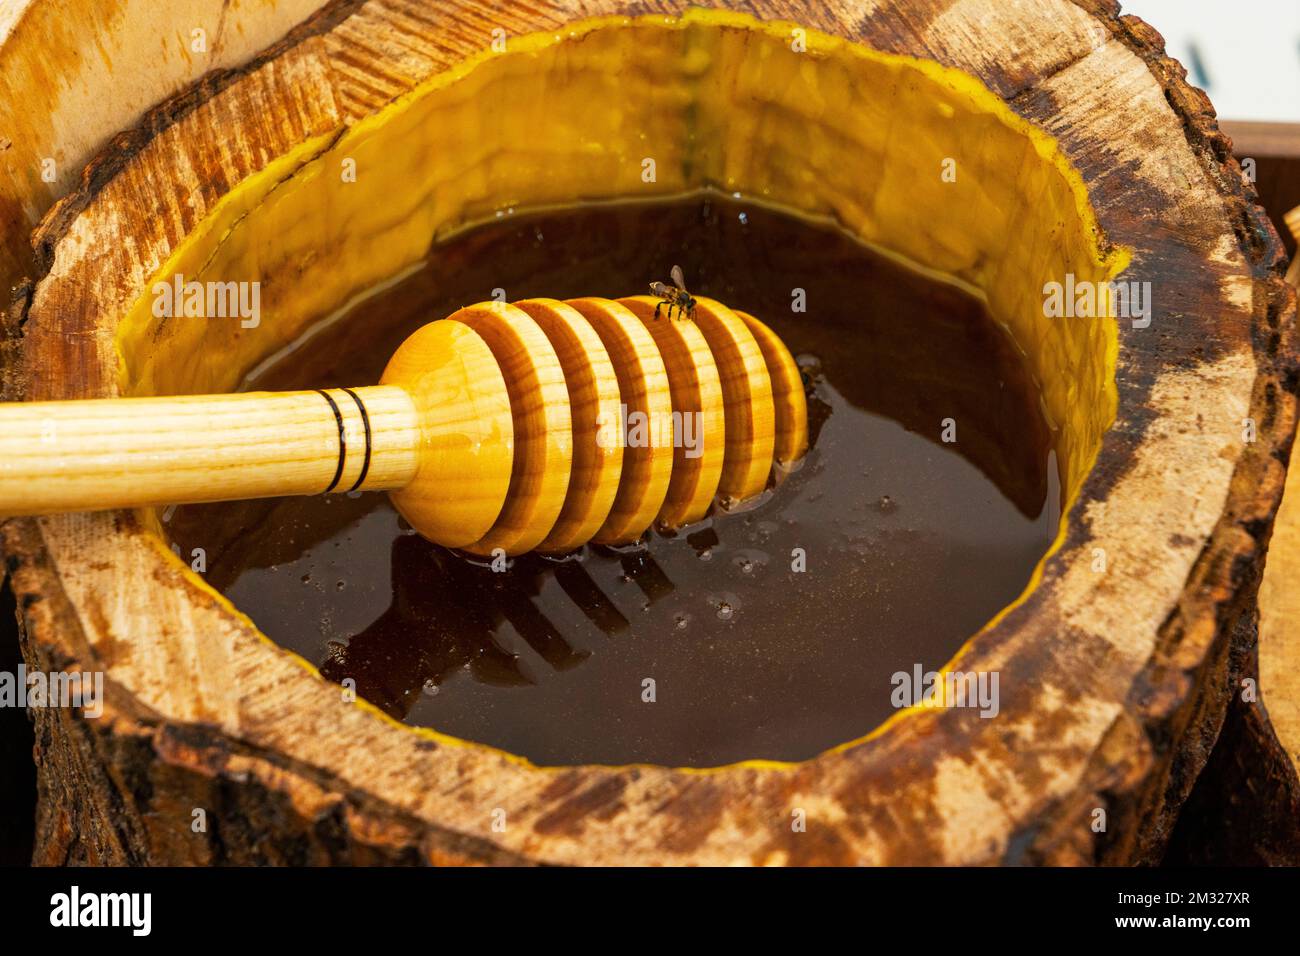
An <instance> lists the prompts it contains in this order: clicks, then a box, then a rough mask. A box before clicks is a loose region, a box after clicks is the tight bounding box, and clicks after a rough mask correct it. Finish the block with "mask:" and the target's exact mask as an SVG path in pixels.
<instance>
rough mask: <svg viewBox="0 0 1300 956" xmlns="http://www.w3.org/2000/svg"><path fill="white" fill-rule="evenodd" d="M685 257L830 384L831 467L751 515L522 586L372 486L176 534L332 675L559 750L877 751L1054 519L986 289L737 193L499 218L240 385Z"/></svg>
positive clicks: (363, 692) (825, 417)
mask: <svg viewBox="0 0 1300 956" xmlns="http://www.w3.org/2000/svg"><path fill="white" fill-rule="evenodd" d="M673 264H681V266H682V267H683V269H684V271H685V274H686V279H687V284H688V286H689V287H690V289H691V291H692V292H694V293H699V294H704V295H709V296H712V297H714V298H717V299H719V300H721V301H723V302H725V303H727V304H728V305H729V306H731V307H732V308H735V309H743V310H745V311H747V312H751V313H753V314H754V315H756V316H758V317H759V318H761V319H762V320H763V321H764V322H766V323H767V324H768V325H770V326H771V327H772V328H773V330H774V331H776V332H777V333H778V334H779V335H780V336H781V337H782V338H783V339H784V341H785V342H786V344H787V345H788V346H789V348H790V349H791V351H792V352H793V353H795V355H796V356H797V357H798V359H799V362H800V365H801V367H802V368H803V370H804V372H805V377H806V379H807V383H808V394H809V417H810V430H811V437H812V447H811V450H810V451H809V454H808V456H807V457H806V459H805V460H804V461H803V462H802V465H801V467H799V468H798V470H796V471H795V472H794V473H793V474H792V475H790V476H789V477H788V478H787V479H786V481H785V482H784V483H783V484H781V485H780V486H779V487H778V488H776V489H775V490H774V491H771V492H769V494H768V495H767V496H765V498H764V499H762V500H761V501H760V502H759V503H758V504H757V505H756V506H754V507H752V508H749V509H748V510H744V511H741V512H737V513H731V514H718V515H715V516H714V517H712V518H710V519H707V520H706V521H704V522H702V523H700V524H698V525H695V526H692V527H689V528H686V529H682V530H681V531H680V532H678V533H676V534H659V533H655V534H651V535H650V536H649V538H648V539H647V540H646V541H645V542H644V544H643V545H642V546H640V547H635V548H627V549H620V550H618V551H613V550H609V549H600V548H590V547H589V548H586V549H584V550H583V551H581V552H579V553H577V554H575V555H572V556H569V557H567V558H563V559H554V558H547V557H542V556H538V555H529V556H526V557H523V558H519V559H515V560H513V561H512V562H511V563H510V567H509V569H508V570H506V571H505V572H497V571H494V570H493V569H492V568H491V567H490V566H489V565H488V564H487V563H484V562H479V561H477V560H475V561H470V560H468V559H466V558H465V557H462V556H460V555H457V554H453V553H451V552H448V551H446V550H444V549H441V548H439V547H437V546H434V545H431V544H429V543H428V542H426V541H424V540H423V539H421V538H419V537H418V536H416V535H415V534H414V533H412V532H411V531H410V530H409V529H406V528H404V527H403V524H402V522H401V520H400V518H399V517H398V516H397V514H396V513H395V511H394V510H393V508H392V507H391V505H390V504H389V503H388V499H387V497H386V496H383V495H375V494H370V495H363V496H359V497H348V496H343V495H334V496H329V497H325V498H298V499H276V500H269V501H254V502H241V503H229V504H218V505H205V506H190V507H185V508H180V509H177V510H176V511H175V513H174V514H172V515H171V517H170V520H169V521H168V523H167V530H168V533H169V535H170V536H171V538H172V540H173V542H174V543H175V545H176V546H177V547H179V549H180V550H181V553H182V554H184V555H186V556H189V555H190V554H191V553H192V550H193V549H194V548H202V549H203V550H204V553H205V555H206V565H207V567H206V572H205V576H206V578H207V580H208V581H209V582H210V583H211V584H212V585H213V586H214V587H216V588H217V589H218V590H220V591H222V592H223V593H225V594H226V595H227V596H228V597H229V598H230V599H231V600H232V601H233V602H234V603H235V604H236V605H237V606H238V607H239V608H240V609H241V610H242V611H244V612H245V613H247V614H248V615H249V616H250V617H251V618H252V619H253V621H254V622H255V623H256V624H257V626H258V627H259V628H261V630H263V631H264V632H265V633H266V634H268V635H269V636H270V637H272V638H273V639H274V640H275V641H277V642H278V643H280V644H281V645H283V646H284V647H287V648H289V649H291V650H293V651H295V652H297V653H298V654H300V655H302V656H303V657H305V658H306V659H307V660H309V661H311V662H312V663H314V664H316V665H318V666H319V667H320V669H321V671H322V673H324V674H325V676H326V677H328V678H330V679H332V680H335V681H342V680H343V679H345V678H352V679H353V680H355V681H356V688H357V692H358V694H359V695H360V696H362V697H364V698H366V699H367V700H369V701H370V702H371V703H373V704H375V705H376V706H378V707H379V708H381V709H383V710H384V711H386V712H387V713H389V714H390V715H392V716H394V717H396V718H398V719H400V720H404V721H406V722H408V723H411V724H416V725H421V726H428V727H432V728H434V729H436V730H438V731H441V732H443V733H447V734H451V735H454V736H457V737H463V738H466V739H469V740H473V741H476V742H480V743H485V744H490V745H493V746H496V747H499V748H502V749H504V750H507V751H510V752H512V753H516V754H519V755H522V756H524V757H527V758H529V759H531V760H533V761H534V762H536V763H540V764H574V763H609V764H621V763H642V762H644V763H660V764H671V765H677V766H715V765H719V764H724V763H730V762H733V761H737V760H744V759H755V758H765V759H774V760H801V759H806V758H808V757H812V756H814V755H816V754H817V753H819V752H821V751H822V750H825V749H827V748H829V747H832V746H835V745H837V744H841V743H844V742H846V741H848V740H851V739H854V738H856V737H860V736H862V735H863V734H865V733H867V732H869V731H870V730H871V729H872V728H873V727H875V726H876V725H878V724H879V723H880V722H881V721H883V720H884V719H886V718H887V717H889V716H890V714H892V713H893V712H894V708H893V705H892V704H891V691H892V689H893V684H892V681H891V678H892V676H893V675H894V674H895V673H896V672H900V671H903V672H908V673H911V672H912V671H913V669H914V667H915V666H917V665H921V666H922V668H923V669H926V670H930V669H938V668H940V667H941V666H942V665H943V664H944V663H945V662H946V661H947V660H948V659H949V658H950V657H951V656H952V654H953V653H954V652H955V651H956V650H957V649H958V648H959V647H960V646H961V644H962V643H963V642H964V641H965V640H966V639H967V638H968V637H970V636H971V635H972V634H973V633H975V632H976V631H977V630H979V628H980V627H982V626H983V625H984V624H985V623H986V622H987V621H988V620H989V619H990V618H991V617H992V616H994V615H995V614H996V613H997V612H998V611H999V610H1001V609H1002V608H1003V607H1004V606H1005V605H1007V604H1008V603H1010V602H1011V601H1013V600H1014V599H1015V598H1016V597H1017V596H1018V595H1019V594H1020V593H1021V591H1022V590H1023V589H1024V587H1025V585H1026V584H1027V583H1028V581H1029V579H1030V575H1031V573H1032V571H1033V568H1034V566H1035V564H1036V563H1037V562H1038V560H1039V558H1041V556H1042V555H1043V553H1044V552H1045V551H1046V550H1047V548H1048V546H1049V545H1050V543H1051V540H1052V538H1053V537H1054V535H1055V533H1056V530H1057V525H1058V520H1059V500H1058V499H1059V486H1058V478H1057V473H1056V472H1057V469H1056V460H1055V455H1054V453H1053V451H1052V448H1053V440H1054V436H1053V432H1052V430H1051V429H1050V428H1049V426H1048V424H1047V423H1046V422H1045V420H1044V417H1043V413H1042V410H1041V403H1040V400H1039V391H1038V389H1037V387H1036V386H1035V384H1034V383H1033V382H1032V381H1031V380H1029V378H1028V376H1027V375H1026V373H1025V371H1024V367H1023V364H1022V359H1021V357H1020V355H1019V353H1018V352H1017V350H1016V347H1015V345H1014V343H1012V341H1011V340H1010V338H1009V337H1008V336H1007V335H1006V334H1005V332H1004V331H1003V330H1002V328H1001V327H1000V326H998V325H997V324H996V323H994V321H993V320H992V318H991V317H990V316H989V315H988V313H987V311H986V310H985V308H984V306H983V305H982V304H981V303H980V302H979V301H978V300H977V299H975V298H974V297H972V296H970V295H968V294H967V293H966V292H964V291H962V290H960V289H958V288H956V287H954V286H951V285H948V284H944V283H940V282H937V281H934V280H931V279H928V278H924V277H922V276H920V275H918V274H917V273H914V272H912V271H909V270H907V269H905V268H904V267H902V266H900V265H898V264H896V263H894V262H892V261H890V260H888V259H886V258H884V257H882V256H881V255H879V254H877V253H875V252H873V251H871V250H870V249H868V248H866V247H864V246H862V245H860V244H858V243H856V242H854V241H853V240H851V239H850V238H848V237H846V236H845V235H843V234H841V233H840V232H838V231H836V230H834V229H832V228H829V227H827V226H823V225H817V224H812V223H809V222H805V221H802V220H799V219H795V218H793V217H789V216H786V215H784V214H780V213H776V212H773V211H771V210H768V209H765V208H763V207H761V206H757V205H754V204H752V203H748V202H745V201H743V200H740V199H733V198H723V197H720V196H717V195H704V196H695V197H692V198H687V199H678V200H672V201H655V202H652V203H644V204H620V205H601V206H588V207H578V208H572V209H567V210H561V211H550V212H543V213H535V214H529V215H522V214H515V213H509V212H505V211H503V214H502V215H501V217H500V218H499V219H497V220H496V221H495V222H491V223H488V224H487V225H484V226H480V227H478V228H476V229H474V230H471V231H468V232H465V233H462V234H461V235H459V236H456V237H453V238H451V239H450V240H448V241H447V242H445V243H442V244H439V245H437V246H435V247H434V249H433V250H432V251H431V253H430V256H429V258H428V260H427V262H426V264H425V265H424V267H423V268H422V269H421V270H420V271H418V272H415V273H413V274H411V275H409V276H407V277H406V278H404V279H402V280H400V281H398V282H395V283H393V284H390V285H389V286H387V287H385V288H383V289H380V290H376V291H375V293H374V294H373V295H371V296H370V297H369V298H367V299H365V300H364V301H361V302H359V303H356V304H354V305H352V306H350V307H349V308H348V309H347V310H346V311H345V312H343V313H341V314H340V315H339V316H338V317H336V318H335V319H334V320H332V321H330V322H329V323H328V324H327V325H324V326H322V327H320V328H319V329H317V330H315V331H314V332H313V333H312V334H310V335H309V336H308V337H307V338H306V339H304V340H303V341H301V342H300V343H298V345H297V347H295V348H294V349H293V350H292V351H290V352H287V353H286V354H283V355H281V356H279V357H278V358H276V359H275V360H274V361H270V362H267V363H264V364H263V366H261V367H259V369H258V370H256V371H255V372H254V373H253V374H252V375H251V376H250V377H249V379H248V380H247V381H246V383H245V385H246V387H248V388H259V389H280V388H301V387H317V386H334V385H353V386H355V385H365V384H372V383H374V382H375V381H377V379H378V376H379V373H380V371H381V370H382V369H383V366H384V363H385V362H386V360H387V358H388V356H389V355H390V354H391V353H392V351H393V349H395V348H396V346H397V345H398V344H399V343H400V342H401V340H402V339H403V338H404V337H405V336H406V335H407V334H409V333H410V332H411V331H413V330H414V329H415V328H416V327H418V326H419V325H421V324H423V323H424V322H427V321H430V320H431V319H433V318H437V317H441V316H444V315H446V314H449V313H450V312H452V311H454V310H455V309H456V308H458V307H460V306H463V305H467V304H470V303H472V302H476V301H481V300H484V299H488V298H492V297H493V295H494V290H498V289H499V290H503V291H502V293H501V294H503V295H504V296H505V297H506V298H507V299H508V300H510V301H516V300H518V299H523V298H527V297H530V296H550V297H555V298H566V297H573V296H582V295H601V296H609V297H618V296H623V295H629V294H636V293H642V292H644V291H645V287H646V285H647V284H648V283H649V282H650V281H651V280H655V279H659V280H666V279H667V277H668V273H669V270H670V268H671V267H672V265H673ZM799 306H803V307H804V311H797V310H796V309H797V308H798V307H799ZM945 437H948V438H954V439H955V440H953V441H944V438H945ZM801 568H802V570H800V569H801ZM651 698H653V699H651Z"/></svg>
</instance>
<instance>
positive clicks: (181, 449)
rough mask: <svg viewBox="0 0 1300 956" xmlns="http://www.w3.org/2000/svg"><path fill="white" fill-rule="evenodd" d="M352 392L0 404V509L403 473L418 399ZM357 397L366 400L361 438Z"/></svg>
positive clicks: (253, 494)
mask: <svg viewBox="0 0 1300 956" xmlns="http://www.w3.org/2000/svg"><path fill="white" fill-rule="evenodd" d="M354 394H355V396H356V399H354V398H353V397H352V396H351V395H349V394H348V393H347V392H345V391H343V390H342V389H331V390H329V391H328V392H327V393H325V394H322V393H320V392H315V391H310V392H282V393H272V392H249V393H244V394H239V395H191V396H182V397H179V398H124V399H101V400H98V401H86V402H35V403H30V404H18V403H10V404H3V405H0V515H18V514H23V515H38V514H57V513H60V512H67V511H100V510H104V509H108V508H126V507H140V506H147V505H163V504H178V503H186V502H198V501H229V500H231V499H238V498H264V497H268V496H272V495H314V494H322V493H324V492H326V491H349V490H352V489H353V488H354V487H358V486H359V487H360V488H363V489H387V488H400V487H402V486H404V485H406V484H407V483H408V482H409V481H410V480H411V478H412V477H413V476H414V475H415V471H416V461H417V454H418V448H417V444H418V442H417V439H418V436H419V432H418V416H417V411H416V406H415V403H414V402H413V401H412V400H411V397H410V396H409V395H408V394H407V393H406V392H405V391H403V390H402V389H401V388H397V387H395V386H379V387H371V388H362V389H356V390H354ZM358 402H360V403H361V404H363V405H364V406H365V411H366V416H367V418H368V420H369V432H370V438H369V440H367V438H366V424H365V422H364V421H363V419H362V415H361V410H360V407H359V405H358ZM340 434H342V436H343V438H342V441H340ZM368 443H369V445H370V447H371V454H370V455H369V458H368V460H367V456H366V446H367V444H368ZM457 464H458V465H459V466H460V467H462V468H463V467H464V466H465V465H466V464H467V462H462V461H458V462H457ZM363 468H365V469H366V474H365V480H364V482H361V471H362V469H363ZM359 482H360V484H359V485H358V483H359Z"/></svg>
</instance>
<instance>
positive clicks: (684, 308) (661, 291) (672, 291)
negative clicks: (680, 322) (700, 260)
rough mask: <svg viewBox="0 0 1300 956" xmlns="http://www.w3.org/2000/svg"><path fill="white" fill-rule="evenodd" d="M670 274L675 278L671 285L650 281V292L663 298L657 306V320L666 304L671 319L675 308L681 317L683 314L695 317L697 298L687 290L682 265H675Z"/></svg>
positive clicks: (687, 316) (689, 317)
mask: <svg viewBox="0 0 1300 956" xmlns="http://www.w3.org/2000/svg"><path fill="white" fill-rule="evenodd" d="M670 275H671V276H672V280H673V284H672V285H671V286H670V285H668V284H667V283H664V282H651V283H650V294H651V295H657V296H658V297H659V298H660V299H661V300H662V301H660V302H659V304H658V305H656V306H655V321H658V320H659V310H660V309H662V308H663V307H664V306H668V318H669V319H670V320H671V319H672V317H673V310H676V311H677V317H678V318H679V319H680V318H681V317H682V316H685V317H686V318H688V319H691V318H694V317H695V298H694V297H693V296H692V295H691V294H690V293H689V292H687V291H686V280H685V279H684V278H683V277H682V267H681V266H673V270H672V272H671V273H670ZM674 286H676V288H674Z"/></svg>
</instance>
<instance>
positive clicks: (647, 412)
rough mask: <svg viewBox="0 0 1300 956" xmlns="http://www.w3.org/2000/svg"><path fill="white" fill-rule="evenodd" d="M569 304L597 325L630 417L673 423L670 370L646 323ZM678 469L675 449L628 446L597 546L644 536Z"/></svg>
mask: <svg viewBox="0 0 1300 956" xmlns="http://www.w3.org/2000/svg"><path fill="white" fill-rule="evenodd" d="M568 301H569V305H571V306H573V307H574V308H575V309H577V310H578V311H579V312H581V313H582V315H583V317H584V318H586V320H587V321H588V322H590V323H591V326H592V328H594V329H595V330H596V334H597V335H599V336H600V340H601V342H602V343H603V344H604V346H605V350H606V351H607V352H608V353H609V357H610V360H611V361H612V362H613V363H614V371H615V373H616V374H617V376H618V390H619V395H620V396H621V397H622V404H623V406H624V408H625V410H626V415H627V416H628V417H629V418H630V417H631V416H632V415H644V416H645V417H646V419H647V420H649V421H655V420H658V421H663V420H665V419H670V418H671V416H672V411H673V403H672V393H671V390H670V388H669V385H668V371H667V369H665V368H664V361H663V358H662V356H661V355H660V354H659V349H658V347H657V346H656V345H655V341H654V338H653V337H652V336H651V335H650V333H649V332H648V331H647V330H646V327H645V326H644V325H643V324H642V323H641V321H640V320H639V319H638V318H637V317H636V316H635V315H633V314H632V313H631V312H630V311H628V309H627V307H626V306H622V305H619V304H618V303H617V302H613V301H611V300H609V299H600V298H585V299H570V300H568ZM624 420H626V419H624ZM621 431H622V421H620V432H621ZM625 439H626V435H625V434H620V441H622V440H625ZM672 470H673V449H672V446H671V445H667V446H665V445H660V444H649V443H645V444H638V445H635V446H626V447H624V449H623V480H622V481H621V482H620V484H619V488H618V495H617V497H615V499H614V505H613V507H612V508H611V509H610V513H609V517H608V518H606V519H605V523H604V525H602V526H601V528H600V530H599V531H598V532H597V533H596V536H595V537H594V538H593V539H592V540H593V541H595V542H596V543H597V544H619V543H623V542H626V541H628V540H633V539H635V538H637V537H639V536H640V535H641V534H642V533H643V532H644V531H645V530H646V529H647V528H649V527H650V525H651V523H652V522H653V521H654V519H655V515H657V514H658V513H659V509H660V508H661V507H663V503H664V499H665V498H666V497H667V495H668V484H669V482H670V481H671V479H672Z"/></svg>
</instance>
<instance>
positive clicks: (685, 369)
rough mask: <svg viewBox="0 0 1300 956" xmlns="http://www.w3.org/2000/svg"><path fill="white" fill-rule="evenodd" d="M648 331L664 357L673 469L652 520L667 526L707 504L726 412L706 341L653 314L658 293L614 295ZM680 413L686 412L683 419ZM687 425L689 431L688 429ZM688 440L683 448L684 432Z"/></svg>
mask: <svg viewBox="0 0 1300 956" xmlns="http://www.w3.org/2000/svg"><path fill="white" fill-rule="evenodd" d="M618 301H619V303H620V304H621V305H625V306H627V308H628V310H629V311H631V312H632V314H633V315H635V316H636V317H637V318H638V319H640V320H641V322H642V323H643V324H644V325H645V327H646V328H647V329H648V330H649V331H650V334H651V336H652V337H653V338H654V340H655V345H657V346H658V348H659V354H660V356H661V357H662V358H663V360H664V368H665V371H667V373H668V388H669V392H670V393H671V395H672V404H673V415H674V416H675V418H674V421H673V423H672V426H673V428H675V429H678V430H680V432H681V435H680V437H681V441H680V442H678V441H677V440H676V439H677V434H676V432H674V445H673V474H672V479H671V480H670V481H669V483H668V494H667V496H666V497H665V498H664V503H663V507H662V508H661V509H660V510H659V517H658V520H659V521H660V522H662V523H663V524H664V525H666V526H668V527H674V528H675V527H679V526H681V525H684V524H691V523H692V522H695V521H699V520H700V519H701V518H703V517H704V516H705V515H706V514H707V513H708V511H709V508H711V507H712V506H713V496H714V495H715V494H716V493H717V491H718V482H719V481H720V480H721V478H722V466H723V463H724V460H725V458H726V426H727V419H726V412H725V410H724V408H723V399H722V380H721V379H720V378H719V375H718V366H717V364H716V362H715V360H714V357H713V352H712V351H710V349H709V343H708V342H706V341H705V339H704V334H703V333H702V332H700V330H699V327H698V326H696V325H695V323H694V322H692V321H690V320H689V319H682V320H678V321H674V320H670V319H668V318H665V317H663V316H662V313H661V317H660V318H658V319H656V318H655V308H656V306H657V305H658V304H659V301H660V300H658V299H655V298H652V297H650V296H645V295H638V296H631V297H629V298H625V299H619V300H618ZM686 416H690V419H689V421H688V420H687V418H686ZM688 429H689V432H688ZM688 437H690V438H691V439H692V441H693V447H691V448H688V447H686V445H687V444H688V442H687V438H688Z"/></svg>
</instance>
